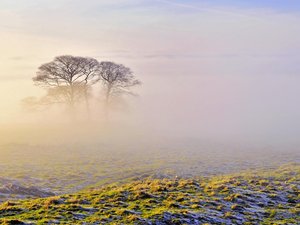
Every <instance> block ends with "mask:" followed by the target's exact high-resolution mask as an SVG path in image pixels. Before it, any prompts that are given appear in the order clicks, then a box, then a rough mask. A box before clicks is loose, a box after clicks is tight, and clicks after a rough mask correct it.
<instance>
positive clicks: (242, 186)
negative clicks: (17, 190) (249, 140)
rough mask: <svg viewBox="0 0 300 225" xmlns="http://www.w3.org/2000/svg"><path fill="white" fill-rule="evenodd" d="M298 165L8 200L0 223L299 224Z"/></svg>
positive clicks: (155, 180)
mask: <svg viewBox="0 0 300 225" xmlns="http://www.w3.org/2000/svg"><path fill="white" fill-rule="evenodd" d="M299 187H300V165H299V164H289V165H285V166H281V167H279V168H278V169H276V170H264V171H263V170H260V171H251V172H243V173H239V174H233V175H223V176H212V177H208V178H205V177H199V178H194V179H179V178H174V179H155V178H152V179H151V178H147V179H143V180H137V181H132V182H129V183H126V184H120V185H117V184H114V185H109V186H106V187H103V188H100V189H92V190H87V191H82V192H79V193H75V194H67V195H61V196H55V197H48V198H39V199H31V200H28V199H27V200H19V201H7V202H4V203H2V204H1V205H0V218H1V219H0V221H1V223H2V224H161V225H163V224H300V223H299V221H300V192H299Z"/></svg>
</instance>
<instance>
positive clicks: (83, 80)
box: [23, 55, 141, 113]
mask: <svg viewBox="0 0 300 225" xmlns="http://www.w3.org/2000/svg"><path fill="white" fill-rule="evenodd" d="M33 82H34V84H35V85H37V86H40V87H43V88H45V89H46V95H45V96H43V97H41V98H36V97H28V98H26V99H24V100H23V104H24V105H25V106H27V107H34V108H38V107H45V106H50V105H53V104H64V105H66V106H67V108H68V109H69V110H70V111H71V112H74V111H75V110H76V108H77V107H78V106H79V105H81V106H82V105H83V104H82V103H84V106H85V108H86V111H87V113H90V99H91V97H92V94H91V93H92V87H93V86H94V85H95V84H100V85H101V87H102V94H103V95H104V96H103V99H104V103H105V104H104V107H106V108H108V106H109V104H110V102H111V101H112V99H113V97H115V96H121V95H123V94H132V92H131V88H132V87H134V86H137V85H140V84H141V82H140V81H139V80H138V79H136V78H135V76H134V75H133V73H132V71H131V69H130V68H128V67H126V66H124V65H122V64H117V63H114V62H107V61H105V62H99V61H98V60H96V59H94V58H90V57H80V56H71V55H62V56H57V57H55V58H54V60H53V61H51V62H48V63H45V64H43V65H41V66H40V67H39V68H38V71H37V73H36V76H34V77H33ZM107 110H108V109H106V112H107Z"/></svg>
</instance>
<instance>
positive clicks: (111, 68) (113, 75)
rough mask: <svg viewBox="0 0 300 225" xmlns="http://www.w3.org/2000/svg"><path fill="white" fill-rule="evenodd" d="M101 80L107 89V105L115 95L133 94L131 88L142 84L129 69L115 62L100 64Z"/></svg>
mask: <svg viewBox="0 0 300 225" xmlns="http://www.w3.org/2000/svg"><path fill="white" fill-rule="evenodd" d="M99 80H101V81H102V82H103V86H104V88H105V102H106V104H107V105H108V104H109V101H110V99H111V97H112V96H113V95H117V94H123V93H127V94H133V93H132V92H131V91H130V88H131V87H133V86H136V85H140V84H141V82H140V81H139V80H137V79H136V78H135V76H134V75H133V73H132V71H131V70H130V69H129V68H128V67H125V66H124V65H122V64H116V63H113V62H101V63H100V66H99Z"/></svg>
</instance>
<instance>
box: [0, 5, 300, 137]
mask: <svg viewBox="0 0 300 225" xmlns="http://www.w3.org/2000/svg"><path fill="white" fill-rule="evenodd" d="M212 2H213V3H212ZM299 24H300V1H298V0H285V1H282V0H253V1H238V0H216V1H201V0H197V1H196V0H185V1H183V0H156V1H155V0H151V1H150V0H113V1H112V0H87V1H82V0H51V1H50V0H26V1H24V0H0V27H1V29H0V37H1V42H0V90H1V95H0V101H1V111H0V121H4V122H5V121H8V120H12V119H14V118H16V116H17V115H18V114H19V109H18V108H19V101H20V99H22V98H24V97H26V96H28V95H33V94H38V93H40V90H39V89H38V88H36V87H34V86H33V84H32V82H31V77H33V76H34V75H35V72H36V69H37V67H38V66H39V65H40V64H42V63H44V62H48V61H50V60H51V59H52V58H53V57H54V56H57V55H60V54H73V55H82V56H91V57H96V58H97V59H98V60H113V61H116V62H119V63H123V64H125V65H127V66H129V67H131V68H132V69H133V71H134V72H135V73H136V75H137V76H138V77H139V78H140V79H141V80H142V81H143V83H144V85H143V87H142V88H141V90H140V95H141V97H140V98H139V99H138V105H137V106H136V110H137V114H138V115H139V118H140V119H141V120H144V121H155V122H156V123H157V124H159V126H157V127H156V128H157V129H161V130H168V128H170V127H171V128H172V130H176V129H177V130H185V131H190V132H191V133H199V134H203V135H215V134H217V135H219V136H224V137H225V136H232V137H235V136H236V137H248V136H251V137H256V138H262V139H263V138H274V139H278V138H279V139H282V140H284V141H289V140H296V139H297V138H298V135H299V134H300V105H299V103H298V99H299V96H300V88H299V85H300V74H299V71H300V41H299V40H300V26H299ZM155 122H151V123H154V124H155Z"/></svg>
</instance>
